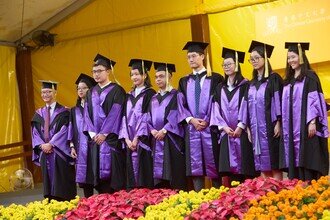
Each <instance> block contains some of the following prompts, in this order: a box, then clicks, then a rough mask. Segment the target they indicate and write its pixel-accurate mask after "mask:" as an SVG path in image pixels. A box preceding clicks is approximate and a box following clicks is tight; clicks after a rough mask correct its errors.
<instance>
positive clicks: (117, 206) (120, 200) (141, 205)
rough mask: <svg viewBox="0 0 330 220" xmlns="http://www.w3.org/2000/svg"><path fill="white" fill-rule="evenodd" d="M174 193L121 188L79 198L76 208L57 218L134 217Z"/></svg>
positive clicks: (141, 214)
mask: <svg viewBox="0 0 330 220" xmlns="http://www.w3.org/2000/svg"><path fill="white" fill-rule="evenodd" d="M176 193H177V192H176V191H175V190H170V189H154V190H150V189H134V190H131V191H124V190H121V191H119V192H116V193H114V194H100V195H94V196H91V197H89V198H88V199H87V198H83V199H81V200H80V201H79V204H78V206H77V208H76V209H73V210H70V211H68V212H67V213H66V214H64V215H63V216H59V217H58V218H57V219H58V220H60V219H63V220H64V219H68V220H78V219H86V220H88V219H101V220H103V219H124V218H134V219H136V218H138V217H140V216H143V215H144V211H145V208H146V207H147V206H149V205H154V204H157V203H159V202H161V201H162V200H163V199H164V198H167V197H169V196H170V195H173V194H176Z"/></svg>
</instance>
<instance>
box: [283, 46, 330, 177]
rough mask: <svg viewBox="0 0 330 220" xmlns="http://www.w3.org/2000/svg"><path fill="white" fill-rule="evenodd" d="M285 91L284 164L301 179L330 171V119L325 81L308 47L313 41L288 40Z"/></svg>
mask: <svg viewBox="0 0 330 220" xmlns="http://www.w3.org/2000/svg"><path fill="white" fill-rule="evenodd" d="M285 48H286V49H288V53H287V66H286V76H285V81H284V88H283V95H282V121H283V137H282V141H281V151H280V153H281V154H280V156H281V168H283V169H284V170H286V171H288V177H289V178H290V179H292V178H298V179H301V180H312V179H318V178H319V177H320V176H324V175H328V171H329V152H328V140H327V138H328V136H329V131H328V120H327V109H326V103H325V99H324V95H323V92H322V87H321V83H320V81H319V78H318V77H317V75H316V73H315V72H314V71H313V70H312V69H311V67H310V65H309V62H308V59H307V57H306V54H305V51H306V50H308V49H309V43H299V42H287V43H285Z"/></svg>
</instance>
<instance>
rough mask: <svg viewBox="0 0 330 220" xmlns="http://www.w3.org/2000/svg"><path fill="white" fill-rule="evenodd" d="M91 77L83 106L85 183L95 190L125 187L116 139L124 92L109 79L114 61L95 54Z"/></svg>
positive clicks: (122, 157)
mask: <svg viewBox="0 0 330 220" xmlns="http://www.w3.org/2000/svg"><path fill="white" fill-rule="evenodd" d="M94 62H95V63H94V65H93V70H92V73H93V78H94V80H95V81H96V82H97V85H96V86H94V87H93V88H92V89H91V90H90V91H89V92H88V93H87V97H86V103H85V108H84V121H85V124H84V129H83V130H84V134H85V135H87V136H88V138H89V141H88V151H87V167H86V183H87V184H88V185H90V187H94V188H95V189H96V190H97V191H98V193H111V192H113V191H116V190H120V189H123V188H124V187H125V153H124V151H123V149H122V147H121V145H120V142H119V141H118V134H119V128H120V123H121V119H122V114H123V104H124V103H125V91H124V89H123V88H122V87H121V86H119V85H118V84H116V83H113V82H111V81H110V80H109V74H110V73H111V72H112V71H113V66H114V65H115V64H116V62H114V61H113V60H110V59H108V58H107V57H105V56H102V55H100V54H97V55H96V57H95V59H94Z"/></svg>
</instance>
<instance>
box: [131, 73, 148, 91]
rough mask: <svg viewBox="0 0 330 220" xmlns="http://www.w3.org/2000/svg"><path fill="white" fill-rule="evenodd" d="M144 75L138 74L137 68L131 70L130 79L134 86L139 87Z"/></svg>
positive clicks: (141, 84) (142, 83) (142, 82)
mask: <svg viewBox="0 0 330 220" xmlns="http://www.w3.org/2000/svg"><path fill="white" fill-rule="evenodd" d="M145 78H146V77H145V75H142V74H140V72H139V70H138V69H132V70H131V80H132V82H133V85H134V86H135V87H141V86H143V85H144V79H145Z"/></svg>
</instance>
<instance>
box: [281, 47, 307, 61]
mask: <svg viewBox="0 0 330 220" xmlns="http://www.w3.org/2000/svg"><path fill="white" fill-rule="evenodd" d="M285 48H286V49H288V51H292V52H295V53H297V54H298V56H299V64H303V63H304V58H303V52H304V51H305V50H308V49H309V43H308V42H304V43H303V42H285Z"/></svg>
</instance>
